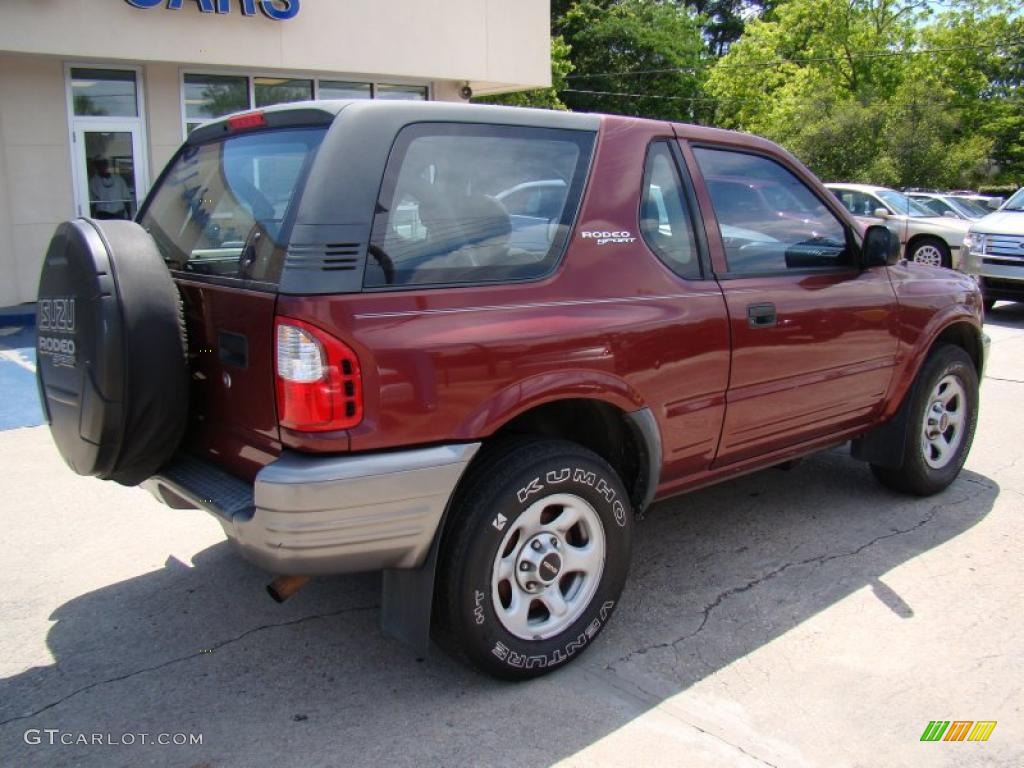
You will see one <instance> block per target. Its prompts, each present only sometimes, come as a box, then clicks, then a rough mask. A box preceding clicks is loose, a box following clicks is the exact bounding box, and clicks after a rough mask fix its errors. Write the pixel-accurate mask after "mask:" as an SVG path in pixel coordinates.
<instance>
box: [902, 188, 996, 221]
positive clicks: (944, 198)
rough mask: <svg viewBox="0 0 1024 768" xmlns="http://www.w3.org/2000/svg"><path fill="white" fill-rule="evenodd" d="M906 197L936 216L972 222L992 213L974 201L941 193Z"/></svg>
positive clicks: (916, 194)
mask: <svg viewBox="0 0 1024 768" xmlns="http://www.w3.org/2000/svg"><path fill="white" fill-rule="evenodd" d="M906 195H907V197H909V198H910V199H911V200H915V201H916V202H918V203H921V204H922V205H923V206H924V207H925V208H931V209H932V210H933V211H934V212H935V214H936V215H937V216H947V217H949V218H952V219H964V220H965V221H974V220H975V219H980V218H981V217H982V216H988V215H989V214H990V213H992V209H991V208H986V207H985V206H984V205H982V204H981V203H978V202H975V201H974V200H968V199H966V198H963V197H954V196H953V195H947V194H943V193H942V192H907V193H906Z"/></svg>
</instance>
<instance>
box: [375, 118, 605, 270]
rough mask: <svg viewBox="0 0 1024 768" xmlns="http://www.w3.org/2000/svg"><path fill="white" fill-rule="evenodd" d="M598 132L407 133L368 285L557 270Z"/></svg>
mask: <svg viewBox="0 0 1024 768" xmlns="http://www.w3.org/2000/svg"><path fill="white" fill-rule="evenodd" d="M593 141H594V135H593V134H592V133H587V132H581V131H567V130H551V129H540V128H514V127H506V126H484V125H443V124H422V125H412V126H409V127H407V128H405V129H404V130H403V131H402V132H401V133H400V134H399V137H398V139H397V141H396V142H395V147H394V149H392V152H391V157H390V158H389V159H388V165H387V169H386V170H385V174H384V183H383V185H382V187H381V194H380V199H379V200H378V203H377V210H376V214H375V216H374V222H373V234H372V237H371V245H370V256H371V258H370V259H369V260H368V262H367V269H366V278H365V285H366V287H368V288H384V287H390V286H409V285H426V284H439V283H479V282H494V281H503V280H521V279H529V278H535V277H539V276H541V275H544V274H546V273H548V272H550V271H551V269H552V268H553V267H554V265H555V263H556V262H557V260H558V257H559V255H560V254H561V251H562V249H563V247H564V245H565V242H566V239H567V237H568V232H569V227H570V226H571V223H572V219H573V217H574V215H575V213H576V208H577V205H578V203H579V199H580V195H581V192H582V188H583V183H584V180H585V175H586V169H587V167H588V165H589V160H590V153H591V149H592V146H593Z"/></svg>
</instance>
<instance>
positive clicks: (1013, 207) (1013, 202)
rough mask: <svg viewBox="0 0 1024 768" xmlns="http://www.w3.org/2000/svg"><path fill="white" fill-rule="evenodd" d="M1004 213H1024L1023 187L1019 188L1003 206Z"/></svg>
mask: <svg viewBox="0 0 1024 768" xmlns="http://www.w3.org/2000/svg"><path fill="white" fill-rule="evenodd" d="M1003 210H1004V211H1024V187H1021V188H1020V189H1018V190H1017V191H1016V192H1014V193H1013V196H1012V197H1011V198H1010V199H1009V200H1007V201H1006V204H1005V205H1004V206H1003Z"/></svg>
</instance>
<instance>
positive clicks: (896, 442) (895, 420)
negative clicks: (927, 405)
mask: <svg viewBox="0 0 1024 768" xmlns="http://www.w3.org/2000/svg"><path fill="white" fill-rule="evenodd" d="M916 393H917V381H916V380H915V381H914V385H913V386H912V387H910V389H909V390H908V391H907V394H906V395H905V396H904V398H903V403H902V404H901V405H900V409H899V410H898V411H896V413H895V415H894V416H893V417H892V418H891V419H889V420H888V421H887V422H885V423H884V424H882V425H880V426H878V427H875V428H874V429H873V430H871V431H870V432H868V433H867V434H866V435H862V436H861V437H858V438H855V439H854V440H853V441H852V442H851V443H850V455H851V456H852V457H853V458H855V459H857V460H858V461H866V462H868V463H869V464H874V465H875V466H878V467H885V468H886V469H899V468H900V467H901V466H902V465H903V455H904V451H905V449H906V446H907V422H908V421H909V419H910V404H911V403H912V402H914V396H915V395H916Z"/></svg>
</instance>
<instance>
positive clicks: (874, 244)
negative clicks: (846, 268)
mask: <svg viewBox="0 0 1024 768" xmlns="http://www.w3.org/2000/svg"><path fill="white" fill-rule="evenodd" d="M899 260H900V239H899V238H898V237H897V236H896V235H895V234H894V233H893V232H890V231H889V229H888V228H887V227H883V226H881V225H880V224H875V225H874V226H871V227H868V228H867V231H866V232H865V233H864V243H863V245H862V246H861V258H860V265H861V268H862V269H868V268H870V267H890V266H892V265H893V264H895V263H896V262H897V261H899Z"/></svg>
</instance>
